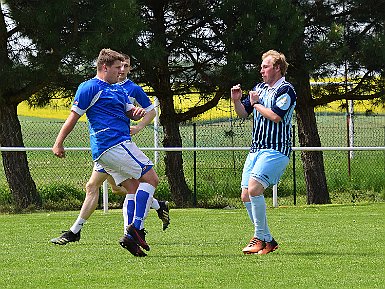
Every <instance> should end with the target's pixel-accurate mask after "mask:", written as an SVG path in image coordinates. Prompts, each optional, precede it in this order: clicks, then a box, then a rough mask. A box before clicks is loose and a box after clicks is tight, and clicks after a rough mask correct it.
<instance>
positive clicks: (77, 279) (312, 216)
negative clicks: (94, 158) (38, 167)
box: [0, 203, 385, 288]
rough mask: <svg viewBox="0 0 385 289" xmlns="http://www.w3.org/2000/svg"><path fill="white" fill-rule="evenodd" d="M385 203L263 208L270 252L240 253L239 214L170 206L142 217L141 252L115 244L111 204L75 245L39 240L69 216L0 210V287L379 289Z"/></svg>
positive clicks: (246, 227) (384, 282) (245, 232)
mask: <svg viewBox="0 0 385 289" xmlns="http://www.w3.org/2000/svg"><path fill="white" fill-rule="evenodd" d="M384 212H385V203H376V204H368V205H329V206H302V207H280V208H268V219H269V224H270V228H271V231H272V233H273V234H274V237H275V238H276V240H277V241H278V242H279V244H280V248H279V249H278V250H277V251H276V252H273V253H271V254H268V255H266V256H258V255H247V256H245V255H243V254H242V252H241V250H242V248H243V247H244V246H245V245H246V244H247V243H248V241H249V239H250V237H251V236H252V233H253V232H252V231H253V229H252V226H251V223H250V220H249V219H248V217H247V214H246V211H245V210H243V209H237V210H225V209H223V210H209V209H175V210H171V212H170V216H171V225H170V228H169V229H167V230H166V231H165V232H163V231H162V229H161V222H160V220H159V219H158V218H157V216H156V213H155V211H153V210H152V211H151V212H150V215H149V217H148V219H147V221H146V229H147V230H148V231H149V233H148V235H147V240H148V243H149V244H150V246H151V250H150V252H148V256H147V257H145V258H135V257H133V256H132V255H130V254H129V253H128V251H126V250H124V249H123V248H121V247H120V246H119V244H118V239H119V238H120V236H121V235H122V233H123V228H122V217H121V212H120V210H111V211H109V212H108V213H107V214H104V213H103V212H102V211H100V210H99V211H96V212H95V213H94V215H93V216H92V217H91V218H90V220H89V222H88V223H87V224H86V225H85V227H84V229H83V231H82V238H81V240H80V242H76V243H70V244H67V245H66V246H58V245H53V244H51V243H49V240H50V239H51V238H53V237H56V236H58V235H59V234H60V232H61V230H62V229H63V230H67V229H68V228H69V227H70V226H71V225H72V223H73V221H74V220H75V219H76V217H77V215H78V212H53V213H51V212H45V213H33V214H23V215H0V224H1V229H2V230H1V234H0V260H1V262H0V288H123V287H124V288H257V287H258V288H384V287H385V274H384V268H385V258H384V256H385V233H384V232H385V214H384Z"/></svg>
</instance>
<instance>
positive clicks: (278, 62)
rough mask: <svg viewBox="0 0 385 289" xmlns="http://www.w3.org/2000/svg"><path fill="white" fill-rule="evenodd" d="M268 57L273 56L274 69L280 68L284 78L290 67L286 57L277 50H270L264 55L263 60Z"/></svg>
mask: <svg viewBox="0 0 385 289" xmlns="http://www.w3.org/2000/svg"><path fill="white" fill-rule="evenodd" d="M268 56H271V58H272V59H273V67H277V66H279V69H280V71H281V74H282V76H283V75H285V74H286V71H287V67H288V66H289V63H287V62H286V57H285V55H284V54H283V53H280V52H278V51H276V50H269V51H267V52H265V53H264V54H262V60H264V59H265V58H266V57H268Z"/></svg>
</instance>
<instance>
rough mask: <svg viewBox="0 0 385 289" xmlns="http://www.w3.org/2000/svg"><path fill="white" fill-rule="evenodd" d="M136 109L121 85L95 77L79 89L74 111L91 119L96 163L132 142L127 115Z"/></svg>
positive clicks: (90, 124)
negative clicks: (115, 147)
mask: <svg viewBox="0 0 385 289" xmlns="http://www.w3.org/2000/svg"><path fill="white" fill-rule="evenodd" d="M132 108H134V105H133V104H132V103H131V102H130V101H129V99H128V97H127V93H126V92H125V90H124V89H123V88H122V87H121V86H120V85H118V84H109V83H107V82H105V81H103V80H101V79H99V78H96V77H95V78H92V79H90V80H87V81H85V82H83V83H81V84H80V85H79V87H78V89H77V91H76V94H75V99H74V102H73V105H72V108H71V110H73V111H74V112H76V113H77V114H79V115H83V114H84V113H85V114H86V115H87V119H88V127H89V132H90V143H91V152H92V158H93V160H97V159H98V158H99V157H100V155H101V154H102V153H103V152H105V151H106V150H108V149H110V148H111V147H114V146H116V145H118V144H120V143H122V142H124V141H126V140H131V136H130V127H129V124H130V119H129V118H128V117H127V115H126V112H127V111H129V110H131V109H132Z"/></svg>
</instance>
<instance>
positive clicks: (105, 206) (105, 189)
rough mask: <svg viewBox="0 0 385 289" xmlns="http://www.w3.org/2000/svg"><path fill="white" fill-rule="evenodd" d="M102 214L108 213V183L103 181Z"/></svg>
mask: <svg viewBox="0 0 385 289" xmlns="http://www.w3.org/2000/svg"><path fill="white" fill-rule="evenodd" d="M103 212H104V213H107V212H108V182H107V180H105V181H104V182H103Z"/></svg>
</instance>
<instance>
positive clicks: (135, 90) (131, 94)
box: [118, 78, 154, 112]
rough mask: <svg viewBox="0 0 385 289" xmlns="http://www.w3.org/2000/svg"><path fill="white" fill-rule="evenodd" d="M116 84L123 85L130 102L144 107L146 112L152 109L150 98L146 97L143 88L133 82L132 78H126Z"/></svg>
mask: <svg viewBox="0 0 385 289" xmlns="http://www.w3.org/2000/svg"><path fill="white" fill-rule="evenodd" d="M118 84H119V85H121V86H123V87H124V89H125V90H126V91H127V94H128V99H129V100H130V102H131V103H132V104H134V105H136V106H140V107H142V108H144V110H145V111H146V112H149V111H150V110H152V109H154V105H153V104H152V103H151V100H150V99H149V98H148V96H147V94H146V93H145V92H144V90H143V88H141V87H140V86H139V85H137V84H136V83H134V82H133V81H132V80H130V79H128V78H127V79H125V80H123V81H122V82H119V83H118Z"/></svg>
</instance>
